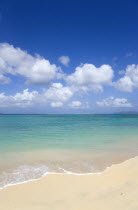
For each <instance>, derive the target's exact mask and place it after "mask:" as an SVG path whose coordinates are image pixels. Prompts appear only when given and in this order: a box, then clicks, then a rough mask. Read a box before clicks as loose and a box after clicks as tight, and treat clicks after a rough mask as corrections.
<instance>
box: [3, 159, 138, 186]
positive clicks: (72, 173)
mask: <svg viewBox="0 0 138 210" xmlns="http://www.w3.org/2000/svg"><path fill="white" fill-rule="evenodd" d="M137 157H138V156H135V157H132V158H130V159H127V160H125V161H123V162H121V163H117V164H112V165H111V166H110V167H109V166H108V167H107V168H106V169H105V170H104V171H101V172H91V173H74V172H71V171H66V170H65V169H63V168H60V169H62V170H63V171H64V172H65V173H60V172H46V173H44V174H43V175H42V176H41V177H39V178H36V179H29V180H26V181H22V182H17V183H13V184H7V185H5V186H4V187H0V190H3V189H5V188H7V187H10V186H15V185H19V184H24V183H28V182H32V181H37V180H39V179H41V178H43V177H45V176H47V175H51V174H55V175H63V174H66V175H70V174H71V175H76V176H84V175H93V174H95V175H96V174H97V175H98V174H103V173H105V172H106V171H107V170H109V169H110V168H111V167H113V166H116V165H121V164H122V163H125V162H128V161H130V160H132V159H135V158H137Z"/></svg>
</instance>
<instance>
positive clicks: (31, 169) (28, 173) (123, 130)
mask: <svg viewBox="0 0 138 210" xmlns="http://www.w3.org/2000/svg"><path fill="white" fill-rule="evenodd" d="M137 154H138V115H0V187H1V188H3V187H5V186H8V185H11V184H16V183H20V182H25V181H28V180H32V179H37V178H39V177H41V176H43V175H46V174H48V173H76V174H86V173H98V172H102V171H104V170H105V169H106V168H107V167H110V166H111V165H112V164H117V163H120V162H122V161H124V160H127V159H129V158H131V157H134V156H136V155H137Z"/></svg>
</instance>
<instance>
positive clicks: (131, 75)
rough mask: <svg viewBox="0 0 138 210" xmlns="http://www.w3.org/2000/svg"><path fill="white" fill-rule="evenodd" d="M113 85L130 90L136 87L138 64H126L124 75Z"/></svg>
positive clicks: (123, 89) (122, 89)
mask: <svg viewBox="0 0 138 210" xmlns="http://www.w3.org/2000/svg"><path fill="white" fill-rule="evenodd" d="M114 86H115V87H116V88H117V89H119V90H121V91H127V92H132V91H133V89H134V88H137V87H138V65H135V64H132V65H129V66H127V68H126V71H125V73H124V77H122V78H120V79H119V80H118V81H117V82H115V83H114Z"/></svg>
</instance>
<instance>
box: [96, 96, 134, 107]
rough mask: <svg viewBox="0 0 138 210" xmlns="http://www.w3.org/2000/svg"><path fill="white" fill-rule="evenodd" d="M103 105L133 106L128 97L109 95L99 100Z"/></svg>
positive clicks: (98, 103) (99, 103) (99, 104)
mask: <svg viewBox="0 0 138 210" xmlns="http://www.w3.org/2000/svg"><path fill="white" fill-rule="evenodd" d="M97 105H98V106H101V107H104V106H105V107H132V104H131V103H129V102H128V100H127V99H126V98H114V97H109V98H106V99H103V100H102V101H98V102H97Z"/></svg>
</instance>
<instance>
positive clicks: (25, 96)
mask: <svg viewBox="0 0 138 210" xmlns="http://www.w3.org/2000/svg"><path fill="white" fill-rule="evenodd" d="M36 101H37V102H38V101H39V94H38V92H37V91H32V92H29V90H28V89H25V90H23V93H16V94H15V95H13V96H12V95H9V96H8V95H5V93H0V107H24V108H25V107H28V106H32V105H33V104H34V103H35V102H36Z"/></svg>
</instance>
